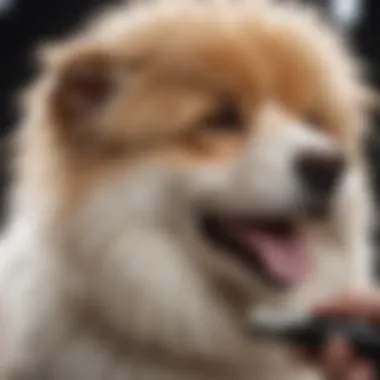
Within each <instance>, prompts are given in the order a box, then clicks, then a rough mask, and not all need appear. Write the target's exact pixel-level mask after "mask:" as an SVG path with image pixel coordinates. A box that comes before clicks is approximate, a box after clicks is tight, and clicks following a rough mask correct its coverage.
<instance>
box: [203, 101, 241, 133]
mask: <svg viewBox="0 0 380 380" xmlns="http://www.w3.org/2000/svg"><path fill="white" fill-rule="evenodd" d="M205 125H206V127H207V128H208V129H213V130H220V131H226V132H230V131H231V132H234V131H241V130H243V128H244V122H243V116H242V114H241V112H240V110H239V108H238V107H237V106H235V105H234V104H229V103H227V104H223V105H221V106H219V107H218V108H217V109H216V110H215V111H214V112H213V113H212V114H211V115H209V116H208V117H207V118H206V120H205Z"/></svg>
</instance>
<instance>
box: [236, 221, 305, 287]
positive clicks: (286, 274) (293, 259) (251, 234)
mask: <svg viewBox="0 0 380 380" xmlns="http://www.w3.org/2000/svg"><path fill="white" fill-rule="evenodd" d="M230 227H231V226H230ZM230 231H231V232H232V228H230ZM233 233H234V235H235V237H237V238H238V239H239V240H240V241H241V243H242V244H243V245H245V246H246V247H247V248H248V249H249V251H251V252H252V254H255V255H257V256H259V260H260V262H261V263H262V264H263V265H264V266H265V269H266V271H267V273H268V274H269V275H270V276H271V277H273V278H274V279H276V280H277V281H279V282H285V283H287V284H294V283H296V282H298V281H301V280H302V279H303V278H304V277H305V276H307V274H308V273H309V270H310V268H311V262H310V257H309V255H308V252H307V249H306V245H305V242H304V240H303V238H302V237H301V236H300V235H298V234H296V233H294V234H291V235H289V236H277V235H271V234H269V233H265V232H262V231H259V230H256V229H253V228H248V227H247V228H244V227H243V228H241V227H240V228H236V229H234V231H233Z"/></svg>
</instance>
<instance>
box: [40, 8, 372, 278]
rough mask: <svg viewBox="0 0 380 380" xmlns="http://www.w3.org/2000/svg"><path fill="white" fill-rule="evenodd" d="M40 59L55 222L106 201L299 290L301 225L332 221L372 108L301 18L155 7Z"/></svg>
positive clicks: (324, 34)
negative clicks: (55, 157) (55, 172)
mask: <svg viewBox="0 0 380 380" xmlns="http://www.w3.org/2000/svg"><path fill="white" fill-rule="evenodd" d="M251 3H254V4H251ZM259 3H260V4H259ZM48 61H49V63H48V68H47V75H46V81H45V82H44V86H45V87H44V88H45V90H44V91H42V90H41V93H44V95H43V96H44V97H45V98H44V99H45V100H44V105H43V107H45V108H46V110H47V111H46V115H45V117H47V118H48V122H44V123H41V125H42V126H41V125H40V126H39V127H37V128H36V130H38V133H40V134H41V133H42V134H43V135H44V136H45V140H46V141H49V144H50V146H51V147H53V146H54V147H55V148H54V149H56V150H58V151H59V162H60V165H61V166H60V170H62V171H63V172H64V173H65V177H64V178H65V180H64V181H65V186H64V188H65V191H64V194H65V195H64V196H63V197H64V198H65V199H66V203H65V205H66V206H65V207H66V209H69V210H71V211H70V212H71V213H72V212H73V211H72V210H75V213H76V212H77V210H79V209H81V210H82V209H83V208H85V207H86V206H88V204H89V203H90V202H91V201H90V200H93V199H95V197H96V194H97V193H100V192H102V191H103V194H104V192H105V193H107V191H108V192H109V197H108V198H109V199H108V201H106V200H105V199H106V198H99V199H98V202H99V203H102V202H103V203H102V206H101V207H102V208H103V210H105V209H107V208H108V212H109V214H111V213H117V212H120V210H125V213H126V218H127V219H128V224H129V225H131V223H142V225H144V226H149V225H154V226H155V228H157V224H159V227H158V228H160V229H162V230H163V231H165V229H166V230H167V232H168V233H170V234H174V235H175V234H178V236H180V235H181V234H182V233H183V231H186V234H188V236H192V238H193V239H195V240H197V244H198V245H196V247H197V248H196V249H197V250H199V251H202V248H205V251H212V252H211V253H210V256H212V258H211V260H214V261H215V263H217V262H218V263H219V262H220V263H222V262H223V263H232V262H233V263H235V264H234V265H235V266H236V265H240V264H241V268H242V269H241V271H240V272H241V273H243V276H247V275H248V276H250V275H251V274H252V272H253V273H254V274H255V276H256V275H257V274H259V275H260V276H261V277H263V278H265V279H266V280H267V281H269V282H270V283H272V284H273V283H274V284H276V285H279V284H280V285H290V284H294V283H296V282H297V281H299V280H300V279H301V278H302V276H303V275H304V274H305V272H306V271H307V269H308V265H309V262H308V261H309V260H308V257H307V250H308V249H307V243H305V239H304V237H303V232H302V231H301V229H302V228H301V227H304V226H308V225H309V223H314V222H318V223H320V224H324V223H328V222H329V221H330V220H331V218H332V216H333V213H334V210H335V206H334V205H335V204H336V202H337V200H338V199H339V197H340V196H342V194H343V193H344V187H345V184H346V183H347V182H348V178H349V177H350V175H351V174H352V173H353V172H354V171H355V170H356V168H357V167H359V166H360V164H361V163H360V154H359V141H360V138H359V137H360V129H361V126H362V121H363V115H364V111H365V108H366V95H367V94H366V89H365V88H364V87H362V85H361V82H360V80H359V79H358V77H357V73H356V72H355V65H354V64H353V63H352V61H351V57H350V56H349V54H347V53H346V52H345V51H344V49H343V48H342V46H341V44H340V42H339V41H338V40H337V39H336V38H335V37H333V36H332V35H331V33H330V32H329V31H328V29H327V28H326V27H325V26H323V25H322V24H321V23H320V22H318V21H317V20H316V19H315V17H314V16H313V15H312V14H308V13H307V12H304V11H301V10H297V9H293V8H290V7H283V8H279V7H278V6H275V5H272V4H271V3H266V4H261V2H242V3H239V2H234V1H231V2H215V4H214V3H212V4H210V3H206V2H205V3H203V4H201V3H198V2H196V1H187V2H178V3H177V4H176V3H175V2H167V1H161V2H158V4H156V5H152V4H150V5H143V6H140V7H137V8H136V9H135V10H130V11H127V13H126V14H123V13H120V14H113V15H112V16H110V17H109V18H107V17H106V18H105V22H100V21H99V22H97V23H95V27H93V26H92V27H90V29H89V30H87V31H85V32H84V33H83V35H81V36H79V37H77V38H76V39H75V40H74V41H69V42H68V43H64V44H62V46H60V47H58V49H54V50H53V52H52V53H51V54H50V56H49V59H48ZM46 136H49V137H48V138H46ZM33 141H34V140H33ZM120 183H128V186H127V187H126V188H125V189H126V190H125V191H121V190H120V188H119V190H118V191H114V190H111V189H115V188H117V187H118V185H117V184H120ZM100 189H102V190H100ZM110 198H113V200H112V202H111V201H110ZM125 205H128V207H125ZM111 209H112V210H111ZM104 215H106V214H104ZM99 218H102V216H101V215H100V216H99ZM104 219H105V220H107V217H106V216H105V217H104ZM153 221H154V223H153ZM101 222H102V221H101V220H97V221H96V223H98V224H99V223H101ZM94 223H95V221H94ZM194 249H195V248H194ZM198 253H199V252H197V254H198ZM209 259H210V257H209V258H208V260H209ZM238 262H240V264H236V263H238ZM223 265H224V264H223Z"/></svg>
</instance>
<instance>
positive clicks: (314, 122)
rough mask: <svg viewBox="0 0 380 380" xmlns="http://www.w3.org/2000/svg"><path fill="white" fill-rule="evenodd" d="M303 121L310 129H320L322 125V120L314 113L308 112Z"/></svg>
mask: <svg viewBox="0 0 380 380" xmlns="http://www.w3.org/2000/svg"><path fill="white" fill-rule="evenodd" d="M305 120H306V122H307V124H309V125H310V126H311V127H312V128H320V127H321V126H322V125H323V121H322V118H321V117H320V116H319V115H318V113H316V112H309V113H308V114H307V115H306V116H305Z"/></svg>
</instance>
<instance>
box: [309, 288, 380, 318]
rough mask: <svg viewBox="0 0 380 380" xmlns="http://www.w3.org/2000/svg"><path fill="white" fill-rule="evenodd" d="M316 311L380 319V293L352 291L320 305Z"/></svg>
mask: <svg viewBox="0 0 380 380" xmlns="http://www.w3.org/2000/svg"><path fill="white" fill-rule="evenodd" d="M316 312H317V313H318V314H321V315H336V316H340V315H342V316H355V317H358V318H366V319H370V320H373V321H380V294H379V293H376V292H360V291H351V292H348V293H345V294H342V295H340V296H337V297H334V298H333V299H331V300H330V301H328V302H325V303H323V304H321V305H319V306H318V307H317V308H316Z"/></svg>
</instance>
